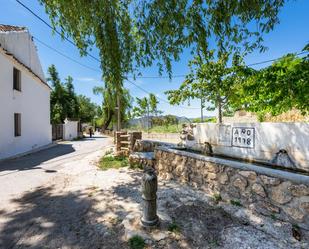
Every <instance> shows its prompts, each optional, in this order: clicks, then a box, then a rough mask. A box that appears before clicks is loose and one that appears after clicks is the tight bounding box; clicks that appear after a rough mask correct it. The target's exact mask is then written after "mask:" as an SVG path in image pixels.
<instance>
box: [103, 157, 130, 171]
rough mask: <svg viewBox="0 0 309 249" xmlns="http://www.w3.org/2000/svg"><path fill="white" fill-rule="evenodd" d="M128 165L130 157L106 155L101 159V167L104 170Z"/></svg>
mask: <svg viewBox="0 0 309 249" xmlns="http://www.w3.org/2000/svg"><path fill="white" fill-rule="evenodd" d="M128 165H129V163H128V159H127V158H126V157H124V156H113V155H105V156H103V157H102V158H101V159H100V161H99V167H100V169H102V170H108V169H111V168H114V169H119V168H123V167H127V166H128Z"/></svg>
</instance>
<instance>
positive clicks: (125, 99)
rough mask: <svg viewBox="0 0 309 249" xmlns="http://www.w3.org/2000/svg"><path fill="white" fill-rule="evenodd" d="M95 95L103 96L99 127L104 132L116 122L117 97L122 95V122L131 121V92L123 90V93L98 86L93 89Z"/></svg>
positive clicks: (99, 113)
mask: <svg viewBox="0 0 309 249" xmlns="http://www.w3.org/2000/svg"><path fill="white" fill-rule="evenodd" d="M93 93H94V94H96V95H101V96H102V99H103V101H102V107H99V109H98V111H99V112H98V115H97V116H98V119H97V120H98V123H97V126H98V127H102V128H103V129H104V130H105V129H107V128H108V127H109V125H110V124H111V122H112V121H114V122H115V121H116V107H117V103H116V99H117V95H118V96H119V95H120V104H121V105H120V116H121V117H120V118H121V122H123V123H124V122H126V121H127V119H129V112H130V109H131V103H132V97H131V95H130V93H129V90H127V89H123V90H122V91H121V93H117V91H115V90H113V89H110V88H108V87H99V86H96V87H94V88H93Z"/></svg>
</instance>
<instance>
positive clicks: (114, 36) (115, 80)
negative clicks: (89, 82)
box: [39, 0, 284, 88]
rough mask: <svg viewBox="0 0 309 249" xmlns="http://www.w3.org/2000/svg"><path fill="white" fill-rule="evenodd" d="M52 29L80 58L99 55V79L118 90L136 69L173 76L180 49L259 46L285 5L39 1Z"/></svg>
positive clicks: (233, 0) (279, 0)
mask: <svg viewBox="0 0 309 249" xmlns="http://www.w3.org/2000/svg"><path fill="white" fill-rule="evenodd" d="M39 1H40V3H41V4H43V5H44V6H45V9H46V12H47V13H48V14H49V17H50V19H51V22H52V25H53V26H54V27H55V28H56V27H60V29H61V32H62V33H63V36H70V37H72V38H73V40H74V42H75V44H76V45H77V47H78V48H79V49H80V52H81V54H82V55H86V54H87V51H88V50H89V49H91V48H92V47H93V46H96V47H97V48H98V49H99V55H100V63H101V69H102V73H103V79H104V81H106V82H107V83H108V84H111V86H109V87H116V88H120V87H121V86H122V80H123V79H124V78H125V77H126V76H127V75H128V73H130V72H134V69H135V68H138V67H140V66H150V65H152V64H153V63H154V62H155V63H157V64H158V66H159V70H160V72H162V68H163V65H164V66H165V69H166V70H167V72H169V73H171V72H172V66H171V65H172V64H171V62H172V61H173V60H178V59H179V55H180V54H181V53H182V51H183V49H184V48H187V47H190V48H192V52H193V53H196V52H197V51H202V52H203V53H206V52H207V51H208V50H209V47H210V46H209V44H210V43H213V42H214V43H215V44H216V48H217V49H218V50H219V51H227V50H230V49H231V48H232V47H233V48H237V47H238V46H239V45H241V46H245V47H246V48H248V49H249V50H250V49H254V48H257V47H259V48H260V49H262V50H263V49H264V47H263V46H262V41H263V39H262V34H263V33H265V32H269V31H270V30H271V29H273V27H274V25H275V24H276V23H278V22H279V20H278V17H277V16H278V12H279V10H280V8H281V7H282V6H283V4H284V0H264V1H257V0H241V1H239V0H230V1H225V0H220V1H212V0H206V1H199V0H197V1H195V0H194V1H191V0H177V1H176V0H173V1H165V0H137V1H132V0H121V1H120V0H104V1H84V0H39Z"/></svg>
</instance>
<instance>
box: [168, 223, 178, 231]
mask: <svg viewBox="0 0 309 249" xmlns="http://www.w3.org/2000/svg"><path fill="white" fill-rule="evenodd" d="M167 230H168V231H170V232H173V233H180V226H179V225H178V224H177V223H176V222H175V221H173V222H172V223H171V224H169V225H168V227H167Z"/></svg>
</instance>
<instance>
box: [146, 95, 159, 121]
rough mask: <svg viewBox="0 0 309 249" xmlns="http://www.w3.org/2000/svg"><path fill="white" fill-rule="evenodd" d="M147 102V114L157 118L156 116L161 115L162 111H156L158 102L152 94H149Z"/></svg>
mask: <svg viewBox="0 0 309 249" xmlns="http://www.w3.org/2000/svg"><path fill="white" fill-rule="evenodd" d="M148 102H149V112H150V113H151V114H152V115H154V116H158V114H161V113H162V111H160V110H158V104H159V101H158V99H157V97H156V95H154V94H153V93H150V94H149V100H148Z"/></svg>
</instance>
